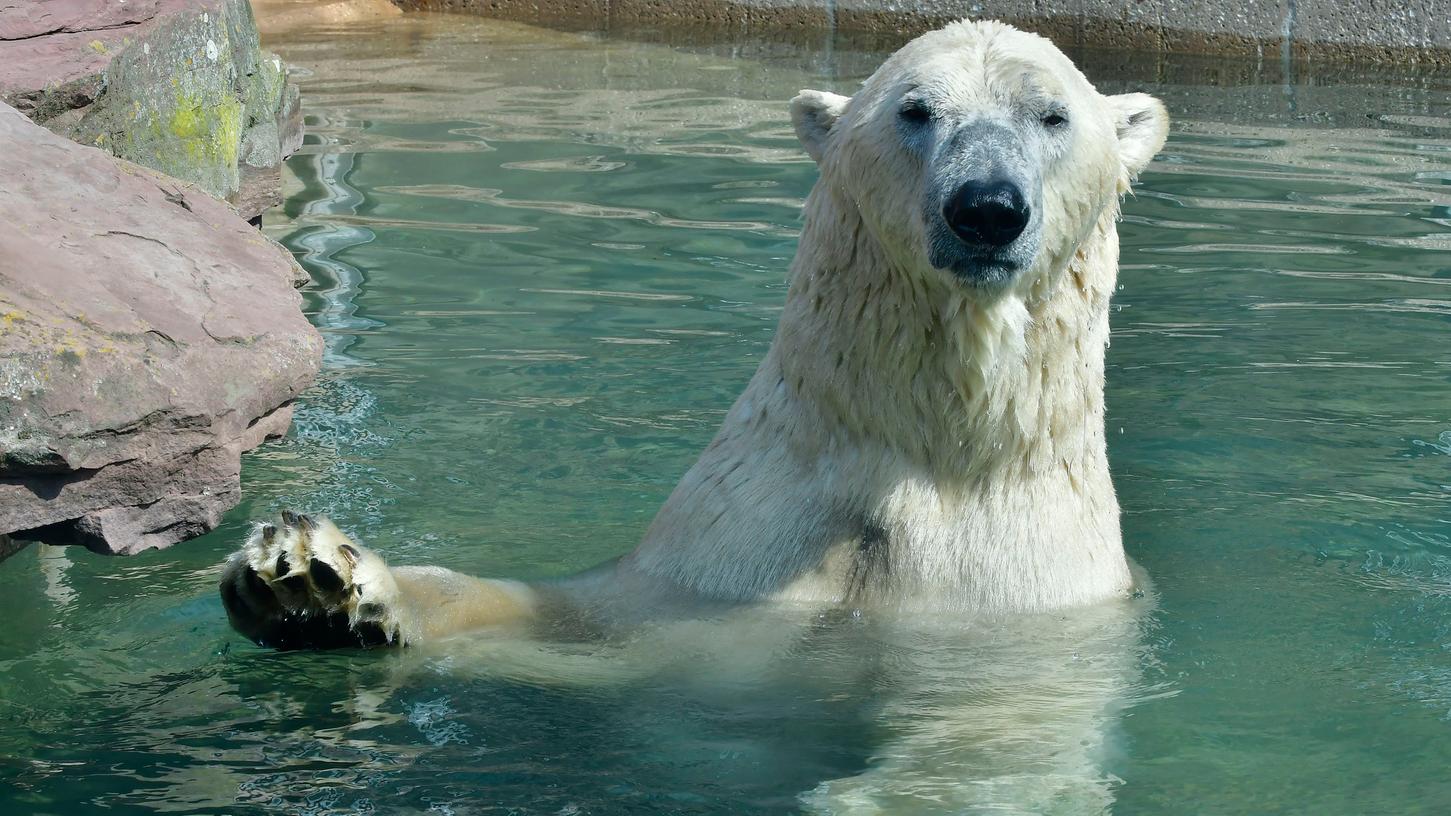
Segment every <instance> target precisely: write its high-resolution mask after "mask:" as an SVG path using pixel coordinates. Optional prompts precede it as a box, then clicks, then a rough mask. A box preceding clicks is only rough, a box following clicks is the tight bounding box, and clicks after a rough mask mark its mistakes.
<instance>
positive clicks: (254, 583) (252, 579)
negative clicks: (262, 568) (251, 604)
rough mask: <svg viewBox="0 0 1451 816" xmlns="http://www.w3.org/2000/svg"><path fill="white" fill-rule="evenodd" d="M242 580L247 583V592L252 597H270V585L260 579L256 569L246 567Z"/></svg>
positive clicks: (259, 598)
mask: <svg viewBox="0 0 1451 816" xmlns="http://www.w3.org/2000/svg"><path fill="white" fill-rule="evenodd" d="M242 581H243V582H244V583H245V584H246V585H247V594H248V595H251V596H252V597H253V598H256V599H258V600H261V599H263V598H271V597H272V587H270V586H267V582H266V581H264V580H262V576H260V575H258V574H257V570H254V569H252V568H251V567H248V568H247V572H246V574H245V575H244V576H243V577H242Z"/></svg>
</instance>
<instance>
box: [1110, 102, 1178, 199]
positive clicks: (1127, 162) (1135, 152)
mask: <svg viewBox="0 0 1451 816" xmlns="http://www.w3.org/2000/svg"><path fill="white" fill-rule="evenodd" d="M1108 102H1109V105H1111V106H1112V108H1113V115H1114V128H1115V129H1116V130H1117V131H1118V154H1119V157H1120V158H1121V159H1122V160H1123V164H1124V169H1125V170H1127V171H1128V175H1129V178H1133V177H1134V176H1137V175H1138V174H1139V171H1140V170H1143V169H1144V168H1145V167H1147V166H1149V160H1150V159H1152V158H1154V156H1155V155H1156V154H1157V153H1158V152H1159V150H1160V149H1162V148H1163V147H1164V139H1166V138H1168V136H1169V112H1168V111H1166V110H1164V103H1163V102H1160V101H1159V100H1157V99H1155V98H1154V97H1152V96H1149V95H1148V94H1141V93H1126V94H1119V95H1117V96H1110V97H1108Z"/></svg>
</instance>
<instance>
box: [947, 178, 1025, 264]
mask: <svg viewBox="0 0 1451 816" xmlns="http://www.w3.org/2000/svg"><path fill="white" fill-rule="evenodd" d="M1029 215H1030V212H1029V210H1028V202H1026V201H1024V200H1023V194H1022V192H1021V191H1019V190H1018V185H1016V184H1014V183H1012V182H1011V181H969V182H968V183H966V184H964V185H962V186H961V187H959V188H958V190H957V194H956V195H954V196H952V198H950V199H948V200H947V206H945V207H943V208H942V217H943V218H945V219H947V225H948V226H949V227H952V231H953V232H955V233H957V237H958V238H961V239H962V240H963V242H964V243H967V244H975V245H977V246H987V247H993V248H997V247H1004V246H1007V245H1008V244H1011V243H1012V242H1013V241H1014V240H1016V239H1017V237H1018V236H1019V235H1021V234H1022V233H1023V227H1026V226H1027V225H1028V216H1029Z"/></svg>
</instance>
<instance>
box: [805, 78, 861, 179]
mask: <svg viewBox="0 0 1451 816" xmlns="http://www.w3.org/2000/svg"><path fill="white" fill-rule="evenodd" d="M850 101H851V97H849V96H839V95H837V94H834V93H829V92H827V91H802V92H801V93H798V94H796V98H795V99H792V100H791V124H793V125H795V126H796V138H798V139H800V140H801V146H802V147H804V148H806V152H807V153H809V154H810V155H811V158H812V159H813V160H814V161H815V162H816V163H817V164H821V154H822V152H823V151H825V150H826V135H827V134H828V133H830V132H831V127H832V125H835V124H836V120H837V119H839V118H841V114H842V112H843V111H845V110H846V103H848V102H850Z"/></svg>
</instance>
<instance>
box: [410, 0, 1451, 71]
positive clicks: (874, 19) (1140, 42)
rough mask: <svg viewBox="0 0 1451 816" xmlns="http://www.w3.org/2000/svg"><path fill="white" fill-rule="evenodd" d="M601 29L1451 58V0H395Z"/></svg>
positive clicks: (1403, 59) (1297, 55)
mask: <svg viewBox="0 0 1451 816" xmlns="http://www.w3.org/2000/svg"><path fill="white" fill-rule="evenodd" d="M394 2H395V4H396V5H398V6H400V7H403V8H405V9H430V10H439V11H465V12H472V13H477V14H483V15H488V16H496V17H505V18H509V19H515V20H525V21H541V22H561V23H575V24H583V25H590V26H594V27H599V28H609V27H613V26H619V27H621V28H627V27H637V26H649V27H682V28H683V27H700V28H713V29H718V30H725V31H731V32H739V33H749V34H752V35H755V36H780V35H781V34H782V33H785V32H790V31H792V30H798V31H819V30H823V29H825V30H831V31H837V32H841V33H845V34H862V35H875V36H879V37H882V38H884V39H887V40H890V39H894V38H896V39H901V38H905V37H908V36H911V35H913V34H916V33H919V32H921V31H925V30H927V29H930V28H934V27H936V26H938V25H940V24H942V23H943V22H946V21H949V20H955V19H961V18H963V17H972V18H984V17H988V18H997V19H1001V20H1007V21H1009V22H1016V23H1021V24H1026V25H1027V26H1028V27H1031V28H1033V29H1034V30H1036V31H1040V32H1042V33H1044V34H1046V35H1048V36H1050V37H1052V38H1053V39H1054V40H1055V41H1056V42H1058V44H1059V45H1060V46H1063V47H1087V48H1097V47H1103V48H1129V49H1134V50H1141V51H1159V52H1164V53H1180V54H1243V55H1251V56H1256V57H1266V56H1273V57H1277V58H1278V57H1295V58H1325V57H1329V58H1337V59H1352V60H1369V61H1376V62H1427V63H1434V64H1447V63H1451V0H1244V2H1224V0H394Z"/></svg>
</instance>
